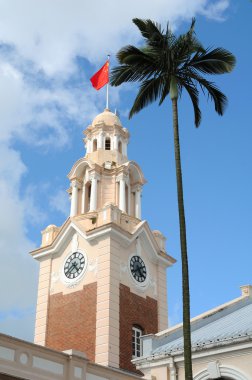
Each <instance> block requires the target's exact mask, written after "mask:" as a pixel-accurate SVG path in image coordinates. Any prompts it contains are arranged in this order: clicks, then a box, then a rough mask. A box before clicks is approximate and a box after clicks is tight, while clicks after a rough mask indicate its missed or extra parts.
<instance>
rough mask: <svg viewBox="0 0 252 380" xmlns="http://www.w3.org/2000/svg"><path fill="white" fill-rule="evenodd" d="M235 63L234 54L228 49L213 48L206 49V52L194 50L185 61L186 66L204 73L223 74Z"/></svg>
mask: <svg viewBox="0 0 252 380" xmlns="http://www.w3.org/2000/svg"><path fill="white" fill-rule="evenodd" d="M235 63H236V59H235V56H234V55H233V54H232V53H231V52H230V51H228V50H226V49H223V48H215V49H212V50H210V49H207V50H206V52H196V53H195V55H194V56H193V57H192V58H191V59H190V61H188V62H187V66H188V67H193V68H195V69H196V70H199V71H200V72H202V73H205V74H225V73H230V72H231V71H232V70H233V68H234V66H235Z"/></svg>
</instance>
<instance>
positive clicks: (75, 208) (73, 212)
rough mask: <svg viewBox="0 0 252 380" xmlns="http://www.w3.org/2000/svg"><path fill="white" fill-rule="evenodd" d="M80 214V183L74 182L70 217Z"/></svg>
mask: <svg viewBox="0 0 252 380" xmlns="http://www.w3.org/2000/svg"><path fill="white" fill-rule="evenodd" d="M77 212H78V182H77V181H73V182H72V198H71V210H70V216H71V217H72V216H75V215H77Z"/></svg>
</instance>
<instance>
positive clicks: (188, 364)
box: [172, 98, 193, 380]
mask: <svg viewBox="0 0 252 380" xmlns="http://www.w3.org/2000/svg"><path fill="white" fill-rule="evenodd" d="M172 111H173V133H174V150H175V162H176V177H177V193H178V209H179V227H180V247H181V261H182V283H183V334H184V365H185V379H186V380H192V379H193V376H192V358H191V326H190V292H189V273H188V260H187V244H186V223H185V211H184V197H183V183H182V170H181V161H180V145H179V126H178V106H177V98H173V99H172Z"/></svg>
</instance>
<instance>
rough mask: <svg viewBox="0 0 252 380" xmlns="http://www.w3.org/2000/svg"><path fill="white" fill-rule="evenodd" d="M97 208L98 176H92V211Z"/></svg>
mask: <svg viewBox="0 0 252 380" xmlns="http://www.w3.org/2000/svg"><path fill="white" fill-rule="evenodd" d="M96 209H97V177H92V178H91V197H90V211H96Z"/></svg>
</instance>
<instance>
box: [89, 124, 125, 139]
mask: <svg viewBox="0 0 252 380" xmlns="http://www.w3.org/2000/svg"><path fill="white" fill-rule="evenodd" d="M100 132H105V133H106V132H108V133H112V134H118V135H120V136H122V137H123V138H124V139H126V140H127V139H129V137H130V134H129V131H128V130H127V129H126V128H122V127H121V126H120V125H117V124H114V125H106V124H104V123H99V124H96V125H95V126H92V125H90V126H88V128H87V129H85V130H84V131H83V134H84V135H85V136H87V138H88V139H90V138H92V136H93V135H97V134H99V133H100Z"/></svg>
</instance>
